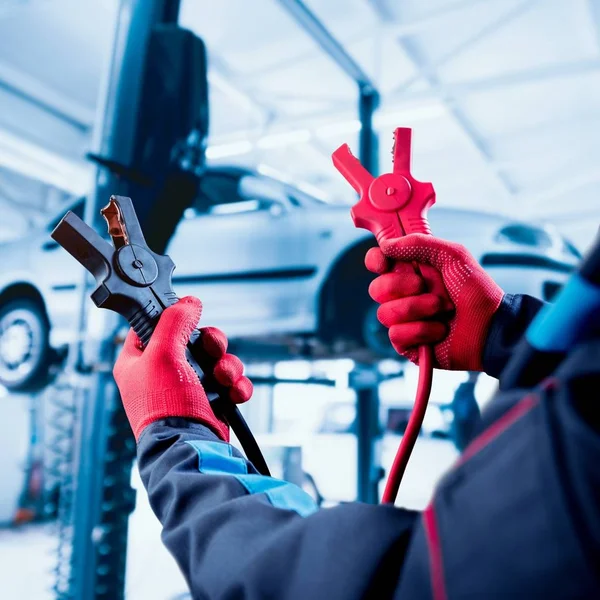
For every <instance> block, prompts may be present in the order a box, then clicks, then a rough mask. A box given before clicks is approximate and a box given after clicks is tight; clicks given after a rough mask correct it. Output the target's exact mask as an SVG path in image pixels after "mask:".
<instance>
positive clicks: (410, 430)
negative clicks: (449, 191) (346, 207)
mask: <svg viewBox="0 0 600 600" xmlns="http://www.w3.org/2000/svg"><path fill="white" fill-rule="evenodd" d="M411 133H412V131H411V129H409V128H406V127H399V128H397V129H396V130H395V131H394V147H393V150H392V157H393V169H392V172H391V173H386V174H384V175H380V176H379V177H373V175H371V173H369V171H367V170H366V169H365V168H364V167H363V166H362V165H361V164H360V161H359V160H358V159H357V158H356V157H355V156H353V155H352V153H351V152H350V148H349V147H348V144H343V145H342V146H340V147H339V148H338V149H337V150H336V151H335V152H334V153H333V155H332V158H333V164H334V166H335V168H336V169H337V170H338V171H339V172H340V173H341V174H342V175H343V176H344V178H345V179H346V180H347V181H348V183H349V184H350V185H351V186H352V187H353V188H354V189H355V191H356V192H357V193H358V194H359V196H360V199H359V201H358V202H357V203H356V204H355V205H354V206H353V207H352V209H351V211H350V214H351V215H352V220H353V221H354V225H356V227H361V228H363V229H368V230H369V231H371V232H372V233H373V234H374V235H375V238H376V239H377V242H378V243H379V244H381V242H382V241H383V240H390V239H394V238H398V237H402V236H404V235H410V234H411V233H426V234H431V230H430V229H429V224H428V222H427V209H428V208H429V207H430V206H432V205H433V204H434V203H435V191H434V189H433V185H432V184H431V183H422V182H420V181H417V180H416V179H415V178H414V177H413V176H412V175H411V173H410V158H411ZM414 267H415V270H416V271H417V272H418V273H422V272H423V271H424V270H426V269H428V268H431V267H427V266H422V265H421V266H419V265H416V264H415V265H414ZM432 376H433V349H432V348H431V347H430V346H421V347H420V348H419V381H418V387H417V396H416V399H415V405H414V408H413V410H412V413H411V416H410V419H409V422H408V426H407V428H406V431H405V433H404V435H403V437H402V441H401V442H400V446H399V448H398V451H397V453H396V457H395V459H394V462H393V465H392V468H391V470H390V474H389V476H388V480H387V483H386V486H385V491H384V494H383V498H382V502H383V503H394V501H395V500H396V495H397V494H398V488H399V486H400V482H401V480H402V476H403V475H404V471H405V470H406V465H407V464H408V460H409V458H410V455H411V452H412V450H413V447H414V445H415V442H416V440H417V437H418V435H419V431H420V429H421V425H422V423H423V418H424V416H425V411H426V409H427V403H428V402H429V394H430V392H431V380H432Z"/></svg>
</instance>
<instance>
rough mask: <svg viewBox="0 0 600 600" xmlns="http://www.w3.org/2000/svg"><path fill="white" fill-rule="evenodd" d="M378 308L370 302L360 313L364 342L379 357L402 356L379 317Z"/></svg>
mask: <svg viewBox="0 0 600 600" xmlns="http://www.w3.org/2000/svg"><path fill="white" fill-rule="evenodd" d="M377 308H378V305H377V304H375V303H374V302H368V303H365V306H363V307H362V309H361V311H360V313H359V314H360V319H361V321H360V322H361V338H362V343H363V344H364V346H365V348H368V349H369V350H370V351H371V352H373V354H374V355H375V356H377V357H378V358H401V357H399V356H398V354H397V353H396V351H395V350H394V348H393V347H392V344H391V343H390V338H389V336H388V330H387V328H386V327H384V326H383V325H382V324H381V323H380V322H379V320H378V319H377Z"/></svg>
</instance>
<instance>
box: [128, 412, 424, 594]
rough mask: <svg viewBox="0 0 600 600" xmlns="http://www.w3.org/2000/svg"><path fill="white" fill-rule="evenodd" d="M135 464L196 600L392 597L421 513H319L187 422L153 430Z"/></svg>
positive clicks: (353, 508)
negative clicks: (226, 599) (222, 599)
mask: <svg viewBox="0 0 600 600" xmlns="http://www.w3.org/2000/svg"><path fill="white" fill-rule="evenodd" d="M138 460H139V469H140V473H141V477H142V480H143V483H144V485H145V487H146V489H147V491H148V495H149V499H150V504H151V506H152V509H153V511H154V513H155V514H156V516H157V517H158V519H159V520H160V522H161V523H162V525H163V533H162V538H163V542H164V544H165V545H166V547H167V548H168V549H169V551H170V552H171V554H172V555H173V556H174V557H175V559H176V560H177V562H178V564H179V567H180V569H181V571H182V572H183V574H184V576H185V578H186V580H187V583H188V585H189V588H190V591H191V593H192V596H193V597H194V598H195V599H200V598H201V599H204V598H209V599H211V600H217V599H221V598H235V599H240V600H241V599H259V598H260V599H265V598H277V600H292V599H298V600H306V599H307V598H327V600H337V599H340V600H342V599H343V600H352V599H354V598H357V599H358V598H365V597H369V598H371V597H373V598H375V597H376V598H381V599H385V598H392V597H393V594H394V590H395V589H397V586H398V582H399V579H400V576H401V570H402V562H403V556H404V552H405V550H406V547H407V545H408V542H409V540H410V536H411V532H412V527H413V525H414V523H415V522H416V520H417V517H418V513H414V512H412V511H406V510H401V509H398V508H395V507H392V506H373V505H367V504H360V503H351V504H342V505H339V506H336V507H333V508H324V509H319V508H318V507H317V506H316V505H315V503H314V502H313V500H312V499H311V497H310V496H309V495H308V494H306V493H305V492H304V491H303V490H301V489H300V488H299V487H297V486H295V485H293V484H291V483H287V482H284V481H280V480H278V479H275V478H271V477H265V476H262V475H260V474H258V473H257V472H256V470H255V469H254V467H253V466H252V464H251V463H249V462H248V461H246V460H245V459H244V458H243V456H242V455H241V454H240V453H239V452H238V451H237V450H236V449H235V448H234V447H233V446H231V445H230V444H227V443H224V442H222V441H220V440H219V439H218V438H217V437H216V436H215V435H214V434H213V433H212V432H211V431H210V430H209V429H207V428H206V427H204V426H202V425H200V424H197V423H193V422H190V421H188V420H185V419H167V420H162V421H159V422H156V423H154V424H152V425H150V426H148V427H147V429H146V430H145V431H144V433H143V435H142V437H141V439H140V442H139V444H138ZM375 590H376V591H375Z"/></svg>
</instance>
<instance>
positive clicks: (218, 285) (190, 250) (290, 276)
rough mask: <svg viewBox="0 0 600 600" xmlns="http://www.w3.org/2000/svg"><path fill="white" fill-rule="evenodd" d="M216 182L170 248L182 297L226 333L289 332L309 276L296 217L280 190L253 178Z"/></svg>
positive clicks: (208, 186) (207, 187) (304, 240)
mask: <svg viewBox="0 0 600 600" xmlns="http://www.w3.org/2000/svg"><path fill="white" fill-rule="evenodd" d="M221 179H222V180H218V178H216V177H213V180H212V182H208V183H206V184H204V185H203V186H202V187H203V189H202V193H201V194H200V196H199V198H198V201H197V202H196V203H195V205H194V207H193V208H192V209H189V210H188V211H187V212H186V214H185V217H184V219H183V221H182V222H181V223H180V225H179V226H178V228H177V230H176V233H175V235H174V237H173V240H172V242H171V244H170V245H169V254H170V255H171V257H172V258H173V260H174V261H175V264H176V265H177V269H176V272H175V276H174V284H175V287H176V290H177V292H178V293H179V294H180V295H183V294H193V295H196V296H198V297H200V298H201V299H202V300H203V304H204V320H205V322H207V323H208V322H210V323H211V324H213V325H216V326H218V327H223V328H224V329H226V330H227V333H228V335H230V336H232V337H234V336H247V335H248V336H254V335H263V334H270V333H273V332H276V331H282V330H285V329H286V325H285V323H286V320H289V319H290V318H293V315H294V311H295V307H294V302H295V300H294V298H295V297H296V296H297V292H298V282H300V281H301V280H303V279H304V278H306V277H310V276H311V275H312V274H313V271H314V267H313V266H312V265H310V264H307V262H306V257H307V255H308V253H307V252H306V246H307V244H308V241H307V238H306V236H305V235H303V228H302V225H301V223H300V221H301V219H299V218H298V217H299V216H300V215H299V214H298V213H301V212H302V211H297V210H295V207H294V205H293V203H292V202H291V201H290V200H289V198H288V197H287V195H286V194H285V189H284V187H283V186H282V185H279V186H278V185H277V183H274V182H273V181H270V180H266V179H264V180H263V179H261V177H258V176H254V175H245V176H242V177H239V178H234V177H230V178H229V179H227V178H221Z"/></svg>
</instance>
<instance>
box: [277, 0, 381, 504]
mask: <svg viewBox="0 0 600 600" xmlns="http://www.w3.org/2000/svg"><path fill="white" fill-rule="evenodd" d="M278 1H279V4H281V6H282V7H283V8H285V9H286V10H287V11H288V12H289V14H290V15H291V16H292V18H293V19H294V20H295V21H296V23H297V24H298V25H299V26H300V27H302V28H303V29H304V31H306V33H307V34H308V35H310V37H311V38H312V39H313V40H314V41H315V42H316V43H317V44H318V45H319V46H320V47H321V49H322V50H323V52H324V53H325V54H327V56H329V57H330V58H331V59H332V60H333V61H334V62H335V63H336V64H337V65H338V67H339V68H340V69H341V70H342V71H343V72H344V73H346V75H348V77H350V78H351V79H353V80H354V82H355V83H356V85H357V86H358V116H359V119H360V123H361V129H360V135H359V152H358V157H359V159H360V162H361V163H362V164H363V165H364V166H365V167H366V168H367V169H368V170H369V171H370V172H371V173H372V174H373V175H375V176H377V175H378V172H379V149H378V140H377V133H376V131H375V129H374V127H373V115H374V114H375V111H376V110H377V108H378V106H379V93H378V91H377V88H376V86H375V84H374V83H373V81H371V78H370V77H369V76H368V75H367V74H366V73H365V72H364V71H363V69H362V68H361V66H360V65H359V64H358V63H357V62H356V61H355V60H354V59H353V58H352V56H350V54H349V53H348V52H347V51H346V49H345V48H344V47H343V45H342V44H341V43H340V42H339V41H338V40H337V39H336V38H335V37H334V36H333V35H332V34H331V32H330V31H329V30H328V29H327V28H326V27H325V25H324V24H323V23H322V22H321V21H320V20H319V18H318V17H317V16H316V15H315V14H314V13H313V12H312V11H311V10H310V9H309V8H308V7H307V6H306V4H304V2H302V0H278ZM348 218H350V217H348ZM365 369H368V368H367V367H361V369H360V370H361V372H362V373H364V372H365ZM372 370H373V374H374V373H375V371H374V367H373V368H372ZM356 390H357V427H356V437H357V444H358V473H359V475H358V491H357V493H358V499H359V500H360V501H364V502H377V496H378V493H377V490H378V481H379V478H380V476H381V469H380V467H379V465H377V464H376V462H375V461H376V454H375V451H374V444H375V439H376V438H377V436H378V435H379V432H378V427H379V394H378V391H377V386H375V388H369V387H368V386H367V387H364V386H362V385H359V387H357V388H356ZM374 415H377V420H376V421H375V417H374Z"/></svg>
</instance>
